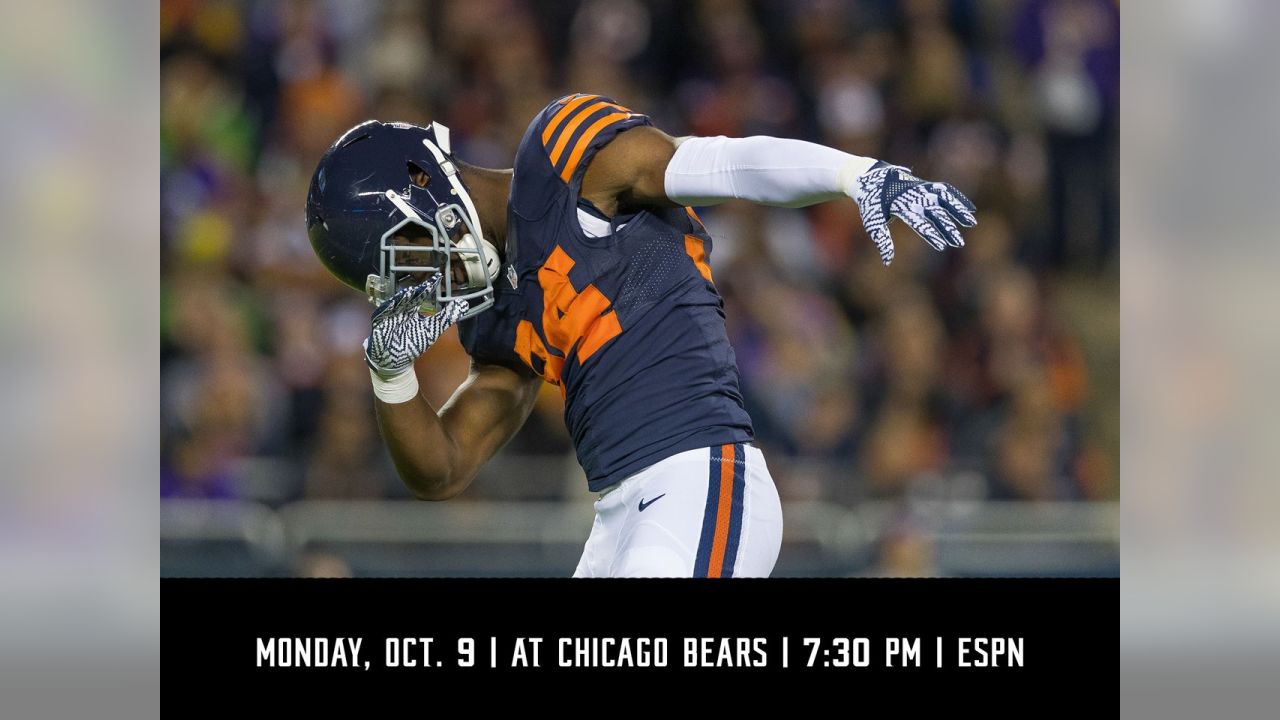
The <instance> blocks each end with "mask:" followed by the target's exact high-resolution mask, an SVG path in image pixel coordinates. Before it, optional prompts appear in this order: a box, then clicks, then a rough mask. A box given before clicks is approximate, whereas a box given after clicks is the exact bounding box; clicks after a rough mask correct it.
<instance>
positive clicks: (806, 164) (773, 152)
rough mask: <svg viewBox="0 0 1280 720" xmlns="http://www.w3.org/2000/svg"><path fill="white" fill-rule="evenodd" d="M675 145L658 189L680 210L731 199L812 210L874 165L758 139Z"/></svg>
mask: <svg viewBox="0 0 1280 720" xmlns="http://www.w3.org/2000/svg"><path fill="white" fill-rule="evenodd" d="M677 142H678V145H677V146H676V152H675V154H674V155H673V156H672V158H671V162H670V163H668V164H667V171H666V175H665V177H664V185H665V189H666V193H667V197H668V198H670V199H671V200H672V201H674V202H678V203H680V204H682V205H714V204H716V203H720V202H724V201H725V200H731V199H735V198H737V199H741V200H750V201H752V202H757V203H760V204H762V205H778V206H781V207H803V206H805V205H813V204H815V203H820V202H825V201H827V200H834V199H836V198H839V197H847V196H849V195H850V193H852V191H853V187H854V181H855V179H856V178H857V177H858V176H859V175H861V174H863V173H865V172H866V171H867V170H869V169H871V166H872V165H874V164H875V163H876V160H875V158H865V157H861V156H858V155H850V154H849V153H846V152H841V151H840V150H836V149H834V148H829V147H826V146H824V145H818V144H816V143H811V142H805V141H803V140H788V139H784V138H774V137H767V136H763V135H757V136H754V137H746V138H728V137H725V136H723V135H719V136H716V137H688V138H681V139H680V140H679V141H677Z"/></svg>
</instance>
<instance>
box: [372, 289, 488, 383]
mask: <svg viewBox="0 0 1280 720" xmlns="http://www.w3.org/2000/svg"><path fill="white" fill-rule="evenodd" d="M439 282H440V273H436V274H435V275H434V276H432V277H431V278H429V279H428V280H427V281H426V282H423V283H421V284H419V285H411V286H409V287H406V288H401V289H400V290H399V291H397V292H396V294H394V295H392V296H391V297H389V298H387V299H386V300H385V301H383V303H382V304H381V305H379V306H378V307H377V308H376V309H375V310H374V311H373V321H372V328H371V330H370V332H369V337H368V338H366V339H365V341H364V357H365V361H366V362H368V363H369V367H370V368H373V370H374V372H376V373H378V374H379V375H381V376H382V377H383V378H392V377H395V376H397V375H400V374H403V373H404V372H406V371H408V370H409V369H411V368H412V367H413V361H414V360H416V359H417V358H418V356H419V355H421V354H422V353H424V352H426V351H427V348H429V347H431V345H432V344H433V343H434V342H435V341H436V340H439V339H440V336H441V335H443V334H444V331H445V330H448V329H449V326H450V325H452V324H453V323H455V322H456V321H457V320H458V318H459V317H461V316H462V314H463V313H465V312H466V311H467V301H466V300H454V301H452V302H449V303H446V304H445V305H444V306H443V307H441V308H440V309H439V310H438V311H436V312H435V313H434V314H432V315H424V314H422V312H420V310H419V308H420V307H421V305H422V304H423V302H424V301H426V300H428V299H430V298H432V297H433V293H434V292H435V288H436V284H437V283H439Z"/></svg>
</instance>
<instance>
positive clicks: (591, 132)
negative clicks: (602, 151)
mask: <svg viewBox="0 0 1280 720" xmlns="http://www.w3.org/2000/svg"><path fill="white" fill-rule="evenodd" d="M629 117H631V113H629V112H620V113H612V114H610V115H605V116H604V117H602V118H600V119H599V120H597V121H595V122H594V123H592V124H591V127H588V128H587V130H586V132H584V133H582V137H581V138H578V144H577V145H574V146H573V152H572V153H570V154H569V161H568V162H566V163H565V165H564V170H562V171H560V179H561V180H563V181H565V182H569V178H571V177H573V171H574V170H575V169H577V167H578V161H580V160H581V159H582V154H583V153H585V152H586V151H587V146H588V145H590V144H591V141H592V140H594V139H595V137H596V135H599V134H600V131H601V130H603V129H605V128H606V127H608V126H610V125H612V124H614V123H616V122H619V121H621V120H626V119H627V118H629ZM551 164H553V165H554V164H555V158H552V160H551Z"/></svg>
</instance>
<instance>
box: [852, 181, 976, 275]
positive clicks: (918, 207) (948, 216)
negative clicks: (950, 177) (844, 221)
mask: <svg viewBox="0 0 1280 720" xmlns="http://www.w3.org/2000/svg"><path fill="white" fill-rule="evenodd" d="M851 195H852V196H853V199H854V200H855V201H856V202H857V203H858V209H859V210H860V211H862V224H863V225H864V226H865V227H866V228H867V234H868V235H870V236H871V239H872V240H873V241H875V244H876V247H877V248H879V249H880V259H881V260H883V261H884V264H885V265H888V264H889V263H891V262H893V237H892V236H890V234H889V218H890V216H896V217H898V218H900V219H901V220H902V221H903V222H905V223H906V224H907V225H909V226H910V227H911V229H912V230H915V231H916V234H918V235H919V236H920V237H922V238H924V240H925V242H927V243H929V245H930V246H931V247H932V248H933V249H934V250H938V251H941V250H943V249H945V248H946V247H947V246H948V245H950V246H951V247H963V246H964V238H963V237H961V236H960V229H959V228H958V227H956V220H958V221H960V224H961V225H964V226H965V227H973V226H974V225H976V224H978V220H977V218H975V217H974V215H973V212H974V211H975V210H977V208H976V207H974V205H973V203H972V202H969V198H967V197H965V196H964V195H963V194H962V193H961V192H960V191H959V190H957V189H956V188H955V186H953V185H951V184H950V183H943V182H926V181H924V180H921V179H920V178H918V177H916V176H915V175H912V174H911V171H910V170H908V169H907V168H904V167H901V166H898V165H890V164H888V163H886V162H883V161H881V162H877V163H876V164H875V165H872V166H871V169H870V170H868V171H867V172H865V173H863V174H862V175H859V176H858V178H857V180H856V181H855V182H854V187H853V192H852V193H851ZM952 216H954V218H955V219H954V220H953V219H952Z"/></svg>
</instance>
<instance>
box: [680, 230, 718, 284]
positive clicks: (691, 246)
mask: <svg viewBox="0 0 1280 720" xmlns="http://www.w3.org/2000/svg"><path fill="white" fill-rule="evenodd" d="M684 251H685V253H687V254H688V255H689V257H690V258H693V266H694V267H696V268H698V272H699V273H700V274H701V275H702V277H704V278H706V279H707V282H709V283H712V284H713V285H714V284H715V281H714V280H712V279H711V265H709V264H708V263H707V251H706V247H705V246H704V245H703V244H702V238H700V237H698V236H697V235H685V236H684Z"/></svg>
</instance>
